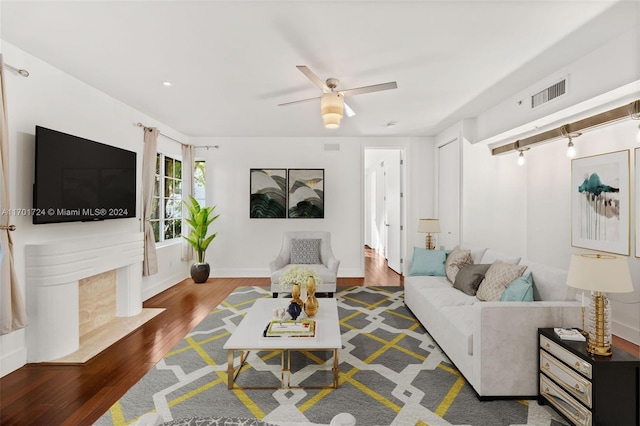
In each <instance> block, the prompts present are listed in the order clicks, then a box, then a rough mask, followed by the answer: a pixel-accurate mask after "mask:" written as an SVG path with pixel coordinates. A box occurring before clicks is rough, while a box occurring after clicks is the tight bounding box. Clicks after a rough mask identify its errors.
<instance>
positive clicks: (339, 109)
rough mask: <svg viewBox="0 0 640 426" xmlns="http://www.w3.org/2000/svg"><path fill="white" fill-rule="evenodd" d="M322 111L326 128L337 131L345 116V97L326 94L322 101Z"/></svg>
mask: <svg viewBox="0 0 640 426" xmlns="http://www.w3.org/2000/svg"><path fill="white" fill-rule="evenodd" d="M320 110H321V112H322V120H323V121H324V127H326V128H327V129H337V128H338V127H340V120H342V116H343V115H344V97H343V96H342V95H340V93H336V92H329V93H325V94H324V95H322V99H320Z"/></svg>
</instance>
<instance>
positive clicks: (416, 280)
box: [404, 275, 451, 289]
mask: <svg viewBox="0 0 640 426" xmlns="http://www.w3.org/2000/svg"><path fill="white" fill-rule="evenodd" d="M408 285H412V286H415V287H419V288H421V289H422V288H451V283H450V282H449V280H447V277H439V276H436V275H432V276H425V275H407V276H406V277H404V286H405V288H406V287H407V286H408Z"/></svg>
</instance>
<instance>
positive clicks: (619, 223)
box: [571, 150, 630, 256]
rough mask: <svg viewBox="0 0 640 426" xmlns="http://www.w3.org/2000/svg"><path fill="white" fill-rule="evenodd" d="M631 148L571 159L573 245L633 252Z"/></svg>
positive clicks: (618, 251)
mask: <svg viewBox="0 0 640 426" xmlns="http://www.w3.org/2000/svg"><path fill="white" fill-rule="evenodd" d="M629 211H630V201H629V150H625V151H617V152H611V153H608V154H601V155H594V156H591V157H584V158H577V159H574V160H572V161H571V245H572V246H574V247H584V248H587V249H592V250H599V251H604V252H609V253H616V254H622V255H626V256H628V255H629Z"/></svg>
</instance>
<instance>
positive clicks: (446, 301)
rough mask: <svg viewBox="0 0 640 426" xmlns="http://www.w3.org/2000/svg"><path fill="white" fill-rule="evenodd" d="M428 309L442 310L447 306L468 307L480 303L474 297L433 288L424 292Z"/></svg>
mask: <svg viewBox="0 0 640 426" xmlns="http://www.w3.org/2000/svg"><path fill="white" fill-rule="evenodd" d="M422 293H423V294H424V295H425V296H426V298H425V302H426V304H427V305H428V308H427V309H429V308H432V309H440V308H442V307H445V306H466V305H473V304H474V303H477V302H478V299H476V298H475V297H474V296H469V295H468V294H465V293H463V292H461V291H456V290H453V289H451V287H449V288H431V289H428V290H426V289H425V290H424V292H422Z"/></svg>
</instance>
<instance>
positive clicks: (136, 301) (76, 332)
mask: <svg viewBox="0 0 640 426" xmlns="http://www.w3.org/2000/svg"><path fill="white" fill-rule="evenodd" d="M143 236H144V234H143V233H141V232H137V233H126V234H106V235H96V236H90V237H85V238H76V239H69V240H57V241H48V242H42V243H38V244H29V245H27V246H26V248H25V254H26V277H27V285H26V288H27V313H28V315H29V326H28V328H27V361H28V362H41V361H50V360H54V359H56V358H60V357H63V356H65V355H68V354H70V353H72V352H74V351H76V350H78V348H79V345H80V320H79V301H78V281H79V280H81V279H83V278H88V277H91V276H94V275H97V274H100V273H102V272H106V271H111V270H114V269H115V270H116V271H117V284H116V288H117V290H116V291H117V296H116V300H117V316H119V317H129V316H134V315H137V314H139V313H140V312H141V310H142V258H143V253H144V240H143Z"/></svg>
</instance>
